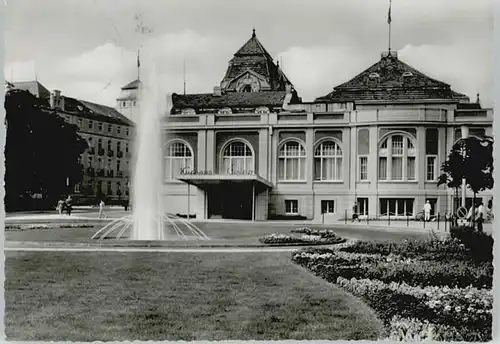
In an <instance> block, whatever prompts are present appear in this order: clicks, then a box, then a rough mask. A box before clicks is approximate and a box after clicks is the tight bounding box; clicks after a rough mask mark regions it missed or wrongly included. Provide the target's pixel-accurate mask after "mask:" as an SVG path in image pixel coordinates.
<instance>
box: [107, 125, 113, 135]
mask: <svg viewBox="0 0 500 344" xmlns="http://www.w3.org/2000/svg"><path fill="white" fill-rule="evenodd" d="M112 130H113V126H112V125H111V124H108V133H110V132H111V131H112Z"/></svg>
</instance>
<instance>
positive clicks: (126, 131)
mask: <svg viewBox="0 0 500 344" xmlns="http://www.w3.org/2000/svg"><path fill="white" fill-rule="evenodd" d="M125 134H126V135H127V136H128V135H129V134H130V130H129V128H127V129H126V130H125Z"/></svg>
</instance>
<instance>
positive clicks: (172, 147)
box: [165, 141, 193, 180]
mask: <svg viewBox="0 0 500 344" xmlns="http://www.w3.org/2000/svg"><path fill="white" fill-rule="evenodd" d="M183 169H187V170H191V169H193V151H192V150H191V148H190V147H189V146H188V145H187V144H186V143H184V142H181V141H174V142H172V143H170V144H169V145H168V146H167V151H166V154H165V179H166V180H173V179H175V178H176V177H177V176H178V175H179V174H180V173H181V170H183Z"/></svg>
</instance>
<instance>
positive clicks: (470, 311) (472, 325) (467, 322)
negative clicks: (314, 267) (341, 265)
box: [337, 277, 493, 340]
mask: <svg viewBox="0 0 500 344" xmlns="http://www.w3.org/2000/svg"><path fill="white" fill-rule="evenodd" d="M337 284H338V285H339V286H340V287H342V288H343V289H345V290H346V291H348V292H349V293H351V294H353V295H355V296H357V297H360V298H363V299H364V300H365V301H366V302H367V303H368V304H369V305H370V306H371V307H372V308H373V309H374V310H375V311H376V312H377V314H378V315H379V316H380V318H381V319H382V320H383V321H384V322H385V324H386V325H387V326H388V327H389V332H390V333H393V334H394V328H393V326H394V324H393V322H394V318H395V317H398V318H407V319H414V320H415V321H418V322H422V323H425V324H427V325H429V326H430V325H432V326H437V327H441V328H442V329H443V328H452V329H455V330H454V333H455V334H454V335H453V336H452V337H450V338H449V340H452V339H453V340H462V338H466V339H467V340H470V339H474V340H476V339H481V340H488V339H490V338H491V325H492V305H493V294H492V292H491V290H485V289H475V288H471V287H468V288H447V287H426V288H419V287H411V286H409V285H407V284H404V283H403V284H397V283H394V282H392V283H388V284H386V283H384V282H382V281H377V280H370V279H362V280H358V279H350V280H348V279H345V278H341V277H340V278H338V279H337ZM406 325H408V324H406ZM406 325H405V324H403V326H402V327H401V328H400V327H399V326H396V328H397V329H398V331H397V333H398V335H404V334H408V333H412V330H411V326H410V329H408V327H407V326H406ZM424 327H426V326H424ZM417 329H418V331H416V332H413V335H415V334H419V335H421V334H422V333H421V330H422V327H421V326H417V327H416V329H415V328H414V330H417ZM399 330H404V331H403V332H400V331H399ZM444 334H445V333H441V334H440V335H439V336H438V338H443V335H444ZM435 339H436V338H435Z"/></svg>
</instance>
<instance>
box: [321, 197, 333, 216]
mask: <svg viewBox="0 0 500 344" xmlns="http://www.w3.org/2000/svg"><path fill="white" fill-rule="evenodd" d="M334 212H335V202H334V201H332V200H323V201H321V214H333V213H334Z"/></svg>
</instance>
